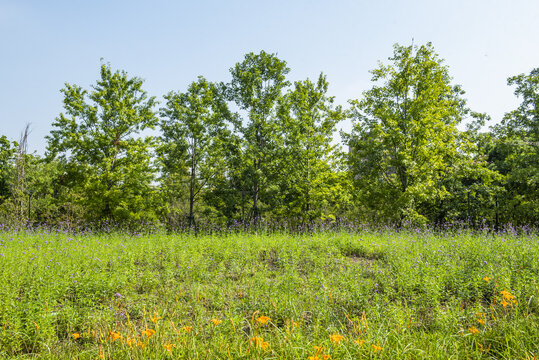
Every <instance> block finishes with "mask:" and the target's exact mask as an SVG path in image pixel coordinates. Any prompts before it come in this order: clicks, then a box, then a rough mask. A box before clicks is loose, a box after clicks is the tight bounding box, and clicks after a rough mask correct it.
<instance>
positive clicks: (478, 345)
mask: <svg viewBox="0 0 539 360" xmlns="http://www.w3.org/2000/svg"><path fill="white" fill-rule="evenodd" d="M538 282H539V238H538V236H537V234H532V235H515V234H508V233H504V234H499V235H496V236H494V235H488V234H483V235H481V234H473V233H467V232H461V233H449V232H448V233H440V234H433V233H414V232H400V233H395V232H390V231H386V232H365V233H348V232H346V231H343V232H322V233H317V234H311V235H309V234H304V235H292V234H286V233H282V234H273V235H256V234H229V235H202V236H197V237H195V236H194V235H190V234H179V235H165V234H153V235H127V234H122V233H114V234H78V235H76V234H68V233H61V232H47V231H39V232H37V231H36V232H28V233H25V232H18V233H15V232H5V231H4V232H3V233H0V284H1V293H0V358H1V359H9V358H20V359H29V358H36V359H100V358H103V359H306V360H307V359H313V360H314V359H328V358H330V359H379V358H380V359H382V358H383V359H447V358H452V359H538V358H539V300H538V297H539V284H538Z"/></svg>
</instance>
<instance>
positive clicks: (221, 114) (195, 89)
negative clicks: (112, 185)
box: [161, 77, 233, 225]
mask: <svg viewBox="0 0 539 360" xmlns="http://www.w3.org/2000/svg"><path fill="white" fill-rule="evenodd" d="M165 99H166V100H167V107H165V108H162V109H161V115H162V116H163V117H164V119H163V121H162V122H161V130H162V133H163V135H162V141H163V150H162V152H163V153H164V164H165V167H164V171H165V173H166V174H170V175H172V176H177V177H178V178H179V180H180V181H181V180H182V178H181V173H182V172H184V171H185V170H184V168H187V169H188V172H189V174H188V176H187V177H188V189H189V215H188V219H189V225H193V224H194V212H193V206H194V202H195V200H196V199H197V195H199V193H200V191H201V190H202V189H203V188H204V187H205V186H206V185H207V184H208V182H210V181H211V180H212V179H213V178H214V177H216V176H219V174H223V173H224V172H225V168H224V155H223V152H224V147H225V146H226V145H225V144H226V143H227V142H228V141H229V140H228V137H229V136H230V131H229V130H228V129H227V123H226V122H225V121H226V119H228V120H229V121H230V120H233V116H232V114H231V112H230V111H229V110H228V106H227V104H226V102H225V100H224V98H223V94H222V91H221V90H220V89H219V87H218V86H217V85H216V84H212V83H209V82H208V81H207V80H206V79H204V78H203V77H199V78H198V81H196V82H193V83H192V84H191V85H190V86H189V88H188V89H187V92H186V93H174V92H170V93H169V94H168V95H166V96H165ZM182 170H183V171H182ZM178 175H180V176H178Z"/></svg>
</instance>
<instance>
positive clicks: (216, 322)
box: [210, 319, 222, 326]
mask: <svg viewBox="0 0 539 360" xmlns="http://www.w3.org/2000/svg"><path fill="white" fill-rule="evenodd" d="M210 321H211V322H212V323H213V326H217V325H219V324H220V323H222V321H221V320H219V319H211V320H210Z"/></svg>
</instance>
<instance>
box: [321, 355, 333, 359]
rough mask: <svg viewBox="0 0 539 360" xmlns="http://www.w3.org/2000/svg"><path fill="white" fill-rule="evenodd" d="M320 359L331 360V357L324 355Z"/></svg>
mask: <svg viewBox="0 0 539 360" xmlns="http://www.w3.org/2000/svg"><path fill="white" fill-rule="evenodd" d="M322 358H323V359H324V360H328V359H331V355H329V354H324V356H322Z"/></svg>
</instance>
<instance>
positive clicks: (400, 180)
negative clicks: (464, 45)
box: [347, 43, 470, 223]
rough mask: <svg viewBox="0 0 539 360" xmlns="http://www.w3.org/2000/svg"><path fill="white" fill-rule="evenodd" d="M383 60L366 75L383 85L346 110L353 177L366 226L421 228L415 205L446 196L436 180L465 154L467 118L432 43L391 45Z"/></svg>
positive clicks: (457, 91) (422, 219) (439, 181)
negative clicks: (366, 212)
mask: <svg viewBox="0 0 539 360" xmlns="http://www.w3.org/2000/svg"><path fill="white" fill-rule="evenodd" d="M389 60H390V61H391V63H390V64H389V65H383V64H380V66H379V67H378V68H377V69H375V70H373V71H372V72H371V73H372V75H373V77H372V80H373V81H374V82H377V83H381V84H380V85H375V86H373V87H372V89H370V90H368V91H366V92H364V94H363V99H362V100H360V101H358V100H355V101H352V102H351V104H352V109H351V113H352V116H353V118H354V119H355V123H354V128H353V133H352V135H351V136H349V137H348V139H347V142H348V145H349V160H350V165H351V174H352V176H353V178H354V182H355V184H356V189H357V196H358V200H359V201H360V202H361V203H362V204H364V206H366V207H367V208H368V209H370V214H371V216H372V219H377V218H383V219H388V220H390V221H396V222H398V223H402V222H403V221H404V220H407V221H412V222H424V221H425V220H426V218H425V217H424V216H422V215H421V214H419V213H418V212H417V209H418V205H419V204H420V203H422V202H429V201H434V200H436V199H444V198H445V197H447V196H448V195H449V193H448V191H447V189H446V188H445V187H444V186H443V183H442V180H443V179H444V177H445V174H446V173H447V172H448V171H450V170H451V169H452V167H454V162H455V161H456V159H457V158H458V154H459V152H461V153H467V152H468V149H467V147H468V146H469V145H470V144H469V143H468V142H466V141H462V140H463V139H462V137H461V136H460V134H459V130H458V129H457V125H458V124H459V123H460V122H461V121H462V120H463V118H464V117H465V116H466V114H468V110H467V108H466V107H465V101H464V100H463V99H462V97H461V96H462V94H463V93H464V92H463V91H462V89H461V88H460V87H459V86H453V85H451V83H450V82H451V78H450V76H449V72H448V69H447V67H446V66H444V65H443V61H442V60H441V59H440V58H439V57H438V55H437V54H436V53H435V52H434V49H433V47H432V45H431V44H430V43H428V44H426V45H423V46H420V47H417V46H415V47H414V46H400V45H395V47H394V53H393V57H391V58H389Z"/></svg>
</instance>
